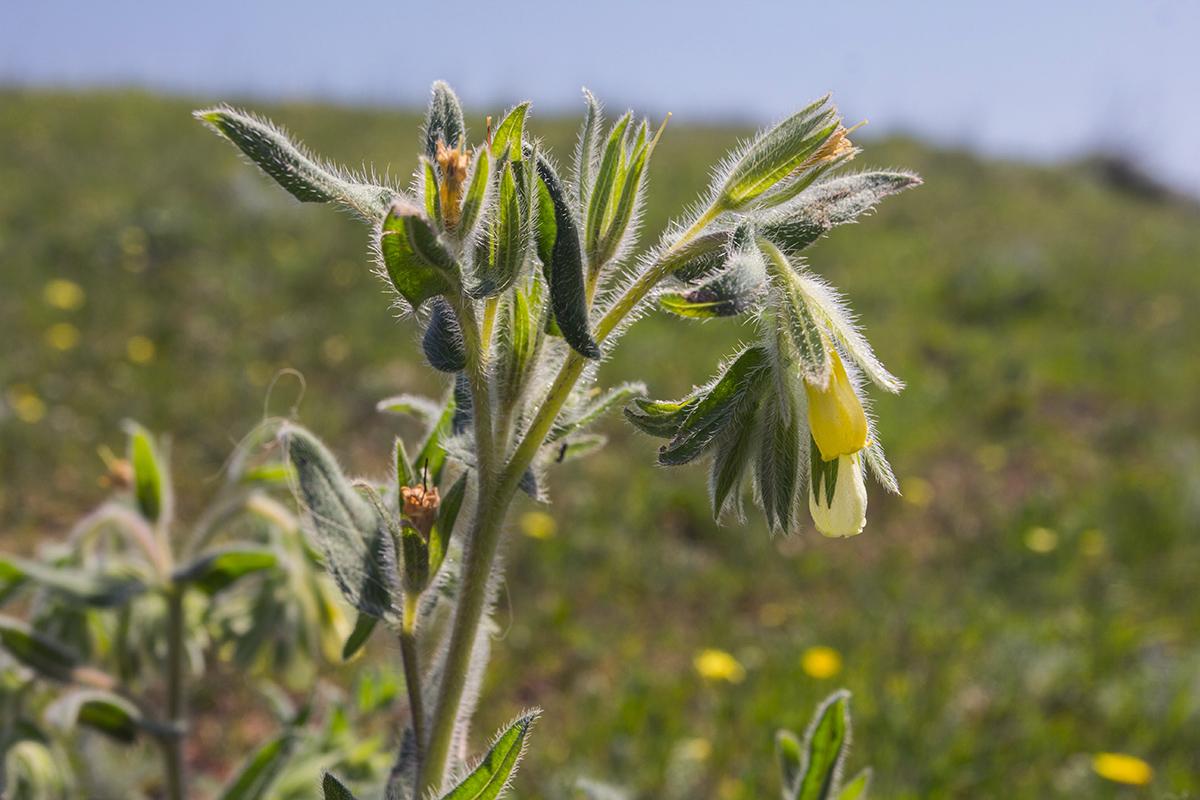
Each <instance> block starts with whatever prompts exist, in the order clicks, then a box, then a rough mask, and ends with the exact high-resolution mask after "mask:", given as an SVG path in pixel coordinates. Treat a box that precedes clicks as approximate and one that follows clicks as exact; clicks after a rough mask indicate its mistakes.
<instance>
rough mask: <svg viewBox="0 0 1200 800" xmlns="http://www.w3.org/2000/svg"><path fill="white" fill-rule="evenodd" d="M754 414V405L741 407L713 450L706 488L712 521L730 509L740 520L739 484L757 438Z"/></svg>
mask: <svg viewBox="0 0 1200 800" xmlns="http://www.w3.org/2000/svg"><path fill="white" fill-rule="evenodd" d="M757 410H758V404H757V403H752V402H749V403H742V404H741V405H740V406H739V407H738V408H737V410H736V411H735V412H734V414H733V416H732V417H731V418H730V420H729V424H728V425H727V426H726V429H725V431H724V433H722V434H721V438H720V440H718V442H717V445H716V447H715V448H714V450H713V462H712V467H711V469H710V471H709V481H708V488H709V499H710V501H711V503H712V510H713V518H714V519H718V520H719V519H720V518H721V515H722V514H723V513H724V512H725V510H726V508H727V507H732V508H733V509H734V511H735V515H736V516H737V517H738V518H739V519H740V518H741V516H742V505H741V486H742V480H743V477H744V475H745V473H746V471H747V467H748V466H749V463H750V457H751V456H752V455H753V454H754V448H755V444H756V440H757V439H758V438H759V430H758V426H757V425H756V424H755V423H756V420H757V413H756V412H757Z"/></svg>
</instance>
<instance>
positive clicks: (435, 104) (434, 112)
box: [425, 81, 467, 158]
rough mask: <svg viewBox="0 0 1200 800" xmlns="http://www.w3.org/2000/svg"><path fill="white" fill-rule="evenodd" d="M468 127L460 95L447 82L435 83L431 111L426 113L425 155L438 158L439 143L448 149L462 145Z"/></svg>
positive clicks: (430, 103)
mask: <svg viewBox="0 0 1200 800" xmlns="http://www.w3.org/2000/svg"><path fill="white" fill-rule="evenodd" d="M466 133H467V125H466V123H465V122H464V121H463V110H462V104H461V103H459V102H458V95H456V94H455V93H454V90H453V89H451V88H450V85H449V84H448V83H446V82H445V81H435V82H434V84H433V89H432V96H431V97H430V98H429V110H428V111H427V112H426V113H425V155H426V156H428V157H429V158H434V157H435V156H437V144H438V142H444V143H445V145H446V146H447V147H450V148H454V147H458V146H459V145H461V144H462V143H463V141H464V139H465V138H466Z"/></svg>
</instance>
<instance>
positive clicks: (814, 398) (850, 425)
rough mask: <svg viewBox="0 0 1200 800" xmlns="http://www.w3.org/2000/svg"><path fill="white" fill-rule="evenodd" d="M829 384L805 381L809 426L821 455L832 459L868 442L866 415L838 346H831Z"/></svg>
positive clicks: (828, 459)
mask: <svg viewBox="0 0 1200 800" xmlns="http://www.w3.org/2000/svg"><path fill="white" fill-rule="evenodd" d="M828 349H829V358H830V360H831V362H832V364H831V369H830V370H829V384H828V385H827V386H825V387H824V388H821V387H819V386H814V385H813V384H811V383H809V382H808V381H805V382H804V391H805V393H806V394H807V395H808V426H809V428H810V429H811V430H812V436H813V440H814V441H816V443H817V447H818V448H819V449H820V451H821V458H822V459H823V460H825V461H832V460H833V459H835V458H837V457H839V456H849V455H853V454H854V453H857V452H858V451H859V450H862V449H863V448H864V447H866V446H867V415H866V414H865V413H864V412H863V407H862V403H861V402H860V401H859V399H858V395H857V394H855V392H854V386H853V384H851V383H850V379H849V378H848V377H847V376H846V367H845V366H844V365H843V364H842V359H841V357H840V356H839V355H838V353H837V350H835V349H834V348H832V347H830V348H828Z"/></svg>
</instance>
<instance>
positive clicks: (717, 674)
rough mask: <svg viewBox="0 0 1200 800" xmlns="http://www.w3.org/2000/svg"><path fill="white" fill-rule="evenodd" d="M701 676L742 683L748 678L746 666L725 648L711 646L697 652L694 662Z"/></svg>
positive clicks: (711, 679)
mask: <svg viewBox="0 0 1200 800" xmlns="http://www.w3.org/2000/svg"><path fill="white" fill-rule="evenodd" d="M692 664H693V666H695V667H696V672H698V673H700V677H702V678H704V679H705V680H710V681H727V682H729V683H741V682H742V681H743V680H745V679H746V668H745V667H743V666H742V665H741V663H740V662H739V661H738V660H737V659H736V658H734V657H733V656H732V655H731V654H729V653H726V652H725V651H724V650H717V649H715V648H709V649H707V650H701V651H700V652H699V653H697V654H696V658H695V659H694V660H693V662H692Z"/></svg>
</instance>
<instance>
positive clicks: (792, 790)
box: [775, 730, 804, 800]
mask: <svg viewBox="0 0 1200 800" xmlns="http://www.w3.org/2000/svg"><path fill="white" fill-rule="evenodd" d="M775 761H776V763H778V764H779V782H780V784H781V785H782V788H783V800H793V798H794V797H795V796H796V790H797V789H799V788H800V777H801V775H802V774H803V770H804V744H803V742H801V741H800V737H799V736H797V735H796V734H794V733H792V732H791V731H783V730H781V731H776V732H775Z"/></svg>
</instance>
